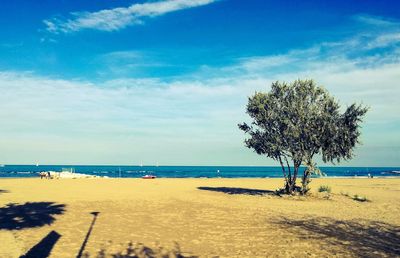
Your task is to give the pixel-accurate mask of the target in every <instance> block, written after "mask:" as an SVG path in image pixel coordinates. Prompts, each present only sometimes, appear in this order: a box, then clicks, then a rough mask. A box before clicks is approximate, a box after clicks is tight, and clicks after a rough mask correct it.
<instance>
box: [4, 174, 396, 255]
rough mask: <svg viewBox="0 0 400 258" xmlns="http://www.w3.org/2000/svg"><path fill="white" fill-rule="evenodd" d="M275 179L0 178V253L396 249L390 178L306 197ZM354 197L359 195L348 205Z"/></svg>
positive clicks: (347, 182) (343, 182) (352, 182)
mask: <svg viewBox="0 0 400 258" xmlns="http://www.w3.org/2000/svg"><path fill="white" fill-rule="evenodd" d="M282 184H283V182H282V179H222V178H217V179H156V180H143V179H60V180H44V179H43V180H40V179H1V180H0V243H1V244H0V257H19V256H21V255H24V254H27V253H29V252H31V253H32V252H38V250H39V252H42V253H46V252H47V253H48V254H49V257H76V256H77V255H78V254H79V253H80V254H81V255H82V257H113V256H112V255H116V254H118V253H119V254H121V255H122V254H124V252H125V250H126V249H127V247H128V246H129V242H132V243H133V246H134V247H137V248H142V249H143V250H147V251H151V250H160V248H161V249H162V250H163V251H159V252H160V253H162V252H164V253H167V251H168V250H169V251H170V250H175V252H176V253H178V252H179V253H180V254H181V255H183V256H184V257H193V256H194V257H266V256H268V257H294V256H296V257H309V256H312V257H332V256H338V257H394V256H399V255H400V218H399V214H400V179H384V178H374V179H366V178H365V179H364V178H359V179H350V178H349V179H343V178H341V179H336V178H326V179H314V180H313V182H312V184H311V187H312V196H311V197H307V198H304V197H279V196H274V195H272V194H270V193H269V191H271V190H275V189H277V188H279V187H281V186H282ZM320 185H329V186H330V187H331V188H332V194H331V195H330V197H329V198H327V196H326V194H325V193H318V192H317V189H318V187H319V186H320ZM355 194H357V195H360V196H366V197H367V199H368V200H369V201H367V202H358V201H355V200H353V199H352V198H351V197H352V196H353V195H355ZM11 203H12V204H13V205H9V204H11ZM85 239H86V241H85ZM43 243H46V245H43ZM138 243H141V244H142V245H140V246H139V247H138ZM43 246H46V247H45V248H43ZM178 246H179V248H178ZM146 248H147V249H146ZM178 249H179V250H178ZM169 251H168V252H169ZM102 255H103V256H102ZM114 257H124V256H114Z"/></svg>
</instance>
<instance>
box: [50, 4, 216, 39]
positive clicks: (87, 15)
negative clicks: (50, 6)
mask: <svg viewBox="0 0 400 258" xmlns="http://www.w3.org/2000/svg"><path fill="white" fill-rule="evenodd" d="M215 1H216V0H164V1H159V2H149V3H142V4H133V5H131V6H129V7H118V8H114V9H105V10H101V11H97V12H75V13H71V16H72V18H70V19H67V20H63V19H58V18H53V19H48V20H44V21H43V22H44V24H45V25H46V29H47V31H49V32H52V33H60V32H63V33H68V32H74V31H79V30H83V29H95V30H102V31H116V30H120V29H123V28H125V27H127V26H131V25H134V24H142V23H143V22H144V18H146V17H155V16H160V15H163V14H166V13H170V12H174V11H179V10H184V9H188V8H193V7H198V6H203V5H208V4H211V3H213V2H215Z"/></svg>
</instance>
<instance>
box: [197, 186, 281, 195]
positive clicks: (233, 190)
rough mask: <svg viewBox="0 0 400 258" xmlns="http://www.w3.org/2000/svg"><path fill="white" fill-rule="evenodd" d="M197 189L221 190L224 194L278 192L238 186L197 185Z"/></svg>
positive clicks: (265, 193)
mask: <svg viewBox="0 0 400 258" xmlns="http://www.w3.org/2000/svg"><path fill="white" fill-rule="evenodd" d="M197 189H199V190H205V191H213V192H221V193H226V194H247V195H277V194H278V193H277V192H275V191H271V190H260V189H249V188H239V187H208V186H200V187H197Z"/></svg>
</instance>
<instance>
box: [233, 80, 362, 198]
mask: <svg viewBox="0 0 400 258" xmlns="http://www.w3.org/2000/svg"><path fill="white" fill-rule="evenodd" d="M339 109H340V106H339V104H338V102H337V101H336V100H335V99H334V98H333V97H332V96H330V95H329V94H328V92H327V91H326V90H325V89H324V88H323V87H320V86H317V85H316V84H315V82H314V81H313V80H296V81H294V82H293V83H290V84H288V83H285V82H274V83H272V86H271V91H270V92H268V93H261V92H256V93H255V94H254V95H253V96H251V97H250V98H249V102H248V104H247V114H248V115H249V116H250V117H251V118H252V120H253V121H252V123H251V124H250V125H249V124H247V123H242V124H239V125H238V126H239V128H240V129H241V130H243V131H244V132H245V133H246V134H248V135H249V138H247V139H246V140H245V145H246V146H247V147H248V148H251V149H253V150H254V151H255V152H256V153H257V154H260V155H266V156H267V157H269V158H272V159H274V160H276V161H278V162H279V163H280V164H281V167H282V171H283V173H284V177H285V181H286V184H285V190H286V192H288V193H293V192H294V191H296V190H297V189H300V191H301V193H302V194H305V193H307V191H308V190H309V188H308V184H309V182H310V177H311V175H312V174H320V173H322V172H321V171H320V170H319V169H318V168H317V166H316V164H315V163H314V162H313V160H312V159H313V157H314V155H321V156H322V158H323V160H324V162H339V161H341V160H342V159H344V160H347V159H350V158H352V157H353V148H354V146H355V145H356V144H357V143H358V138H359V135H360V131H359V128H360V123H361V122H362V118H363V116H364V115H365V113H366V112H367V108H365V107H362V106H361V105H356V104H352V105H350V106H349V107H348V108H347V109H346V110H345V112H344V113H341V112H340V110H339ZM289 162H292V163H293V165H292V166H290V165H289ZM302 164H303V165H305V166H306V167H307V168H306V170H305V171H304V173H303V175H302V187H301V188H299V187H296V179H297V175H298V169H299V167H300V165H302ZM292 168H293V171H292Z"/></svg>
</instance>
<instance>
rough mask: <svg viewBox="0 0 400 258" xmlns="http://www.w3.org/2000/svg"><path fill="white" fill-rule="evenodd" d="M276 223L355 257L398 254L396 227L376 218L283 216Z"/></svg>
mask: <svg viewBox="0 0 400 258" xmlns="http://www.w3.org/2000/svg"><path fill="white" fill-rule="evenodd" d="M276 223H278V224H279V225H280V226H281V227H283V228H284V229H286V230H291V231H294V232H295V233H296V234H298V235H299V237H301V238H304V239H307V238H314V239H319V240H324V241H325V242H327V243H328V244H329V246H344V247H345V248H344V249H345V250H348V251H350V252H351V253H353V254H354V255H356V256H359V257H376V256H388V257H395V256H399V255H400V227H399V226H396V225H391V224H387V223H383V222H378V221H339V220H333V219H330V218H325V217H322V218H311V219H304V220H295V219H283V220H279V221H277V222H276Z"/></svg>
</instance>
